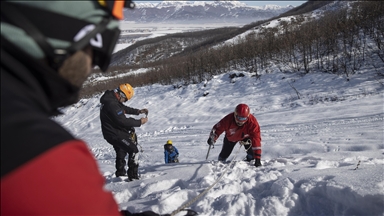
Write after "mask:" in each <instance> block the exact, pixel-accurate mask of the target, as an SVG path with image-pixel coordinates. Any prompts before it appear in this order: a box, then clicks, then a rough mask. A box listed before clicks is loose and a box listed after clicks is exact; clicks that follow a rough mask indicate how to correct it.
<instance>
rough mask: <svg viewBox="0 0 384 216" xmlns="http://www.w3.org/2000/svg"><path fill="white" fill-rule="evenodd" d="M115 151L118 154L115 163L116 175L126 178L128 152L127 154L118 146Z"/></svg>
mask: <svg viewBox="0 0 384 216" xmlns="http://www.w3.org/2000/svg"><path fill="white" fill-rule="evenodd" d="M113 149H114V150H115V152H116V161H115V168H116V172H115V175H116V176H125V175H126V171H125V164H126V162H125V156H126V155H127V152H125V151H124V150H123V149H121V148H119V147H117V146H113Z"/></svg>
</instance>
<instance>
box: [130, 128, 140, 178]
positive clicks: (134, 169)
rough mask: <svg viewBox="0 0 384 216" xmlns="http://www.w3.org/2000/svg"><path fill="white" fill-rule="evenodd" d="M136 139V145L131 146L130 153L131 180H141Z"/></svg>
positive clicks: (135, 141) (135, 139)
mask: <svg viewBox="0 0 384 216" xmlns="http://www.w3.org/2000/svg"><path fill="white" fill-rule="evenodd" d="M133 137H134V145H130V146H131V150H130V151H129V152H128V154H129V159H128V177H129V179H131V180H132V179H139V149H138V148H137V137H136V134H135V135H134V136H133Z"/></svg>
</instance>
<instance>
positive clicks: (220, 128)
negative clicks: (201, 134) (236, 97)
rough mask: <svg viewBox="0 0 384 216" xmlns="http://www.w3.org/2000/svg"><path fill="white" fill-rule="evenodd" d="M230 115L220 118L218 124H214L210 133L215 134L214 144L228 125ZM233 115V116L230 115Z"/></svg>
mask: <svg viewBox="0 0 384 216" xmlns="http://www.w3.org/2000/svg"><path fill="white" fill-rule="evenodd" d="M230 115H231V114H228V115H226V116H225V117H224V118H222V119H221V120H220V121H219V122H218V123H216V124H215V125H214V126H213V128H212V131H211V132H214V133H215V142H216V140H217V139H218V138H219V136H220V135H221V134H222V133H223V132H224V131H225V129H226V128H227V127H228V125H230V122H229V121H230V120H231V119H230ZM232 115H233V114H232Z"/></svg>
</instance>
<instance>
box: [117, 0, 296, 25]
mask: <svg viewBox="0 0 384 216" xmlns="http://www.w3.org/2000/svg"><path fill="white" fill-rule="evenodd" d="M266 3H267V2H266ZM292 8H294V7H293V6H292V5H287V6H285V7H282V6H277V5H265V6H264V7H253V6H248V5H246V4H244V3H241V2H238V1H217V0H216V1H162V2H159V3H136V8H135V9H134V10H126V11H125V12H124V20H125V21H131V22H136V23H157V22H161V23H188V22H194V23H196V22H206V21H209V22H211V23H212V22H244V23H250V22H254V21H258V20H263V19H268V18H271V17H274V16H277V15H279V14H281V13H284V12H286V11H288V10H291V9H292Z"/></svg>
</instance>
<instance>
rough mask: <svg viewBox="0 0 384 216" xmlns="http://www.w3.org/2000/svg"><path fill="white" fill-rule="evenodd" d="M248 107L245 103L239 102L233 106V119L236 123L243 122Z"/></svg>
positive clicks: (247, 114) (245, 118) (246, 116)
mask: <svg viewBox="0 0 384 216" xmlns="http://www.w3.org/2000/svg"><path fill="white" fill-rule="evenodd" d="M249 114H250V112H249V107H248V105H247V104H239V105H237V106H236V108H235V119H236V122H238V123H245V122H246V121H247V120H248V117H249Z"/></svg>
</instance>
